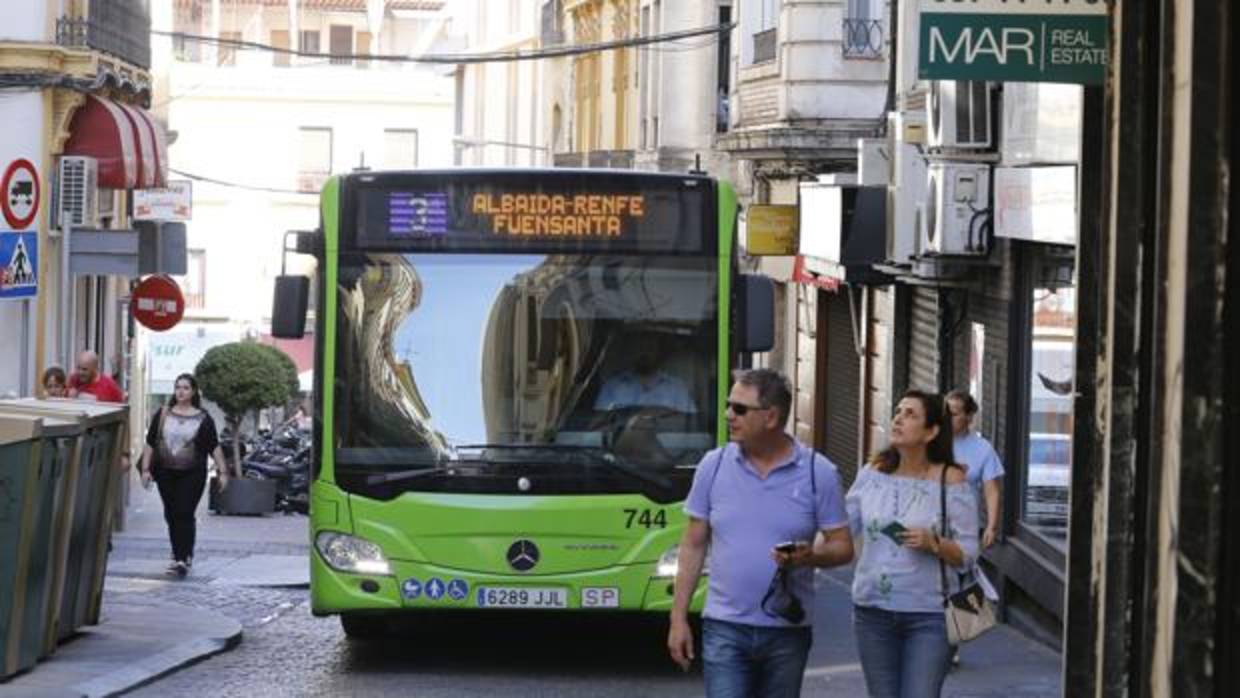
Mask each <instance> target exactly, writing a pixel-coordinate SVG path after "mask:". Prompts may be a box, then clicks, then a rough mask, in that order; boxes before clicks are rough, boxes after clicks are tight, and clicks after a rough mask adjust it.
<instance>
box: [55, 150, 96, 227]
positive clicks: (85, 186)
mask: <svg viewBox="0 0 1240 698" xmlns="http://www.w3.org/2000/svg"><path fill="white" fill-rule="evenodd" d="M98 182H99V163H98V162H97V161H96V160H95V159H94V158H92V157H86V156H80V155H72V156H70V155H66V156H65V157H62V158H60V163H59V169H58V170H57V172H56V202H55V204H54V205H53V206H52V215H53V216H54V217H55V220H54V221H53V223H52V226H53V227H55V228H57V229H59V230H62V231H63V230H64V226H65V224H68V225H71V226H73V227H75V228H81V227H87V228H93V227H95V226H96V225H98V221H99V190H98Z"/></svg>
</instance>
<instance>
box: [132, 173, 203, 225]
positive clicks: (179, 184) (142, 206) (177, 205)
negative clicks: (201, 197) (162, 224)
mask: <svg viewBox="0 0 1240 698" xmlns="http://www.w3.org/2000/svg"><path fill="white" fill-rule="evenodd" d="M193 204H194V189H193V182H191V181H189V180H187V179H185V180H177V181H172V182H168V186H167V187H165V188H163V189H135V190H134V192H133V217H134V218H135V219H137V220H140V221H188V220H189V219H190V218H191V216H192V213H193Z"/></svg>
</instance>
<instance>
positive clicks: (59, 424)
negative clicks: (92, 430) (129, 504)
mask: <svg viewBox="0 0 1240 698" xmlns="http://www.w3.org/2000/svg"><path fill="white" fill-rule="evenodd" d="M0 421H2V422H4V423H5V424H8V425H23V426H21V428H20V429H19V430H18V431H19V433H20V432H22V431H25V430H26V429H27V427H26V426H24V425H30V424H37V425H39V429H38V430H39V435H38V437H37V438H36V439H35V440H34V441H33V442H32V456H33V457H34V459H35V462H36V463H37V465H36V466H35V469H34V470H33V471H29V470H27V472H26V477H25V487H24V489H25V493H26V498H25V499H24V504H23V507H22V509H21V514H20V516H19V517H17V518H16V520H17V521H19V522H20V528H21V529H22V530H21V531H20V532H17V531H10V530H9V529H8V528H7V524H9V523H11V522H12V521H13V520H14V519H13V518H12V517H8V516H5V514H4V512H3V509H4V508H6V505H7V503H8V502H7V501H6V495H5V494H4V493H2V492H0V528H3V529H4V530H3V532H2V533H0V545H3V544H4V543H9V544H11V545H13V546H15V547H14V548H13V550H12V551H6V553H7V552H13V553H15V557H13V558H11V559H10V557H8V556H0V557H3V559H2V560H0V577H3V581H0V596H2V597H3V598H2V599H0V603H2V602H4V601H8V600H11V601H12V602H13V603H12V607H11V609H10V611H11V612H10V613H9V614H8V615H7V618H6V617H5V614H4V613H0V621H2V622H0V628H6V630H5V633H4V634H5V638H3V639H4V640H5V647H6V650H5V652H4V653H3V654H2V655H0V656H2V657H3V659H4V672H3V673H4V674H5V675H7V674H9V673H12V671H14V670H21V669H22V668H25V667H29V666H32V665H33V664H34V663H35V662H36V661H38V660H39V658H40V657H42V656H43V655H44V648H45V646H46V640H47V637H48V635H49V634H50V631H51V628H50V627H49V624H48V609H49V608H50V607H51V606H52V605H56V604H58V603H59V599H56V598H54V597H53V594H52V581H53V577H54V562H55V555H53V547H54V546H53V545H52V543H53V539H54V534H55V529H54V526H55V522H56V517H55V513H56V506H57V504H58V502H57V494H58V491H59V488H60V485H61V481H62V480H63V477H64V474H65V468H66V466H67V464H68V457H69V454H70V451H71V449H72V447H73V445H74V442H75V441H76V440H77V438H78V436H79V435H80V434H81V429H80V428H79V427H78V425H77V424H76V423H75V422H73V421H69V420H65V419H61V418H57V417H43V416H37V415H29V414H13V413H5V412H3V410H0ZM9 431H10V433H11V430H9ZM3 449H5V446H0V450H3ZM10 453H11V452H10ZM0 463H2V464H3V468H4V475H0V480H3V481H5V482H6V483H7V484H8V485H13V484H14V483H17V482H18V481H17V479H15V478H14V476H17V477H21V472H20V471H21V466H20V465H19V464H18V463H17V462H13V461H10V460H9V458H8V456H7V455H6V456H0ZM14 468H16V470H14ZM0 489H13V490H14V492H16V491H20V489H21V487H20V485H18V486H17V488H11V487H9V486H6V485H0ZM10 574H13V575H16V576H15V577H10V576H9V575H10ZM10 581H11V583H10Z"/></svg>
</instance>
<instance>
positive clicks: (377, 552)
mask: <svg viewBox="0 0 1240 698" xmlns="http://www.w3.org/2000/svg"><path fill="white" fill-rule="evenodd" d="M314 547H315V548H317V549H318V551H319V554H320V555H322V556H323V559H324V560H326V561H327V564H328V565H330V566H331V567H332V569H335V570H338V571H340V572H356V573H358V574H382V575H389V574H391V573H392V566H391V565H389V564H388V561H387V558H386V557H384V556H383V551H382V550H381V549H380V548H379V546H377V545H375V544H374V543H371V542H370V541H368V540H365V539H363V538H358V537H357V536H350V535H348V534H345V533H336V532H335V531H322V532H320V533H319V535H318V536H316V537H315V539H314Z"/></svg>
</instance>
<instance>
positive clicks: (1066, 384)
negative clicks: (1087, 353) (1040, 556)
mask: <svg viewBox="0 0 1240 698" xmlns="http://www.w3.org/2000/svg"><path fill="white" fill-rule="evenodd" d="M1032 304H1033V307H1032V316H1031V317H1032V324H1033V328H1032V329H1033V332H1032V343H1033V346H1032V353H1031V354H1030V357H1031V360H1030V362H1029V415H1028V425H1029V432H1028V448H1027V449H1026V461H1025V463H1026V467H1025V468H1024V489H1023V493H1024V498H1023V499H1024V502H1023V507H1022V512H1021V517H1022V520H1023V522H1024V524H1025V526H1026V527H1028V528H1030V529H1032V530H1033V531H1035V532H1036V533H1038V534H1040V535H1042V536H1043V537H1045V538H1046V539H1047V540H1048V541H1049V542H1050V543H1051V544H1052V545H1054V546H1056V547H1058V548H1059V549H1061V550H1065V551H1066V548H1067V532H1068V492H1069V487H1070V486H1071V482H1072V408H1073V400H1072V394H1073V385H1074V380H1073V377H1074V374H1075V340H1076V292H1075V289H1072V288H1058V289H1049V288H1039V289H1035V290H1034V293H1033V298H1032Z"/></svg>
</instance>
